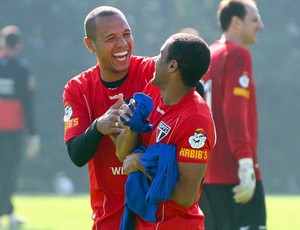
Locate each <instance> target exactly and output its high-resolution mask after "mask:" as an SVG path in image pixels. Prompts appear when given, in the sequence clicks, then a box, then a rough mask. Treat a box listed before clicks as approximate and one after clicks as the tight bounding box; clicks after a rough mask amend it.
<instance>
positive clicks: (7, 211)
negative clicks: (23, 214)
mask: <svg viewBox="0 0 300 230" xmlns="http://www.w3.org/2000/svg"><path fill="white" fill-rule="evenodd" d="M21 35H22V32H21V30H20V29H19V28H18V27H17V26H15V25H8V26H5V27H4V28H3V29H2V30H1V31H0V229H1V224H2V223H3V222H4V221H3V219H4V216H5V217H8V221H6V222H8V223H9V227H10V228H14V227H18V226H19V225H22V224H23V223H24V220H23V219H21V218H20V217H17V216H15V214H14V211H15V210H14V206H13V201H12V196H13V193H14V191H15V185H16V182H17V176H18V168H19V165H20V160H21V158H22V153H23V138H24V137H25V136H24V134H28V135H27V136H26V137H27V138H26V139H27V141H26V148H27V150H26V154H27V156H28V157H34V156H35V155H36V154H37V153H38V152H39V150H40V136H39V135H37V133H36V127H35V121H36V120H35V118H34V103H33V94H34V90H35V85H34V81H33V77H32V76H31V74H30V70H29V67H28V65H26V64H25V63H24V61H23V60H22V61H21V59H19V58H18V56H19V52H20V51H21V49H22V43H21Z"/></svg>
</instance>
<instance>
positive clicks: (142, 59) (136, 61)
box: [130, 55, 155, 67]
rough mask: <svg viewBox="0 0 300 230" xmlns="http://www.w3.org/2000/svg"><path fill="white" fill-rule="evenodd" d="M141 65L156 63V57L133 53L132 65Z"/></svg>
mask: <svg viewBox="0 0 300 230" xmlns="http://www.w3.org/2000/svg"><path fill="white" fill-rule="evenodd" d="M140 65H143V66H145V65H155V59H154V57H148V56H135V55H132V56H131V59H130V66H136V67H138V66H140Z"/></svg>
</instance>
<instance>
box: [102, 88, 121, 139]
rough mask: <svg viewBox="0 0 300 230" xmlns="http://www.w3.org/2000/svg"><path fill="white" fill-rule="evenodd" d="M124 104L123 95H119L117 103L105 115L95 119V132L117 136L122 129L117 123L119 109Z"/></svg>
mask: <svg viewBox="0 0 300 230" xmlns="http://www.w3.org/2000/svg"><path fill="white" fill-rule="evenodd" d="M123 103H124V99H123V94H119V98H118V100H117V102H116V103H115V104H114V105H112V106H111V107H110V108H109V109H108V110H107V111H106V113H105V114H103V115H102V116H100V117H98V118H97V130H98V131H99V132H100V133H102V134H103V135H112V134H119V133H121V132H122V128H121V127H120V126H119V123H118V116H119V108H120V106H121V105H122V104H123Z"/></svg>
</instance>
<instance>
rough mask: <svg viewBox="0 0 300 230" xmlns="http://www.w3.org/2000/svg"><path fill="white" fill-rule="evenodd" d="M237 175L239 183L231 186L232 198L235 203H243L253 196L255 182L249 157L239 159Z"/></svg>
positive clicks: (251, 161)
mask: <svg viewBox="0 0 300 230" xmlns="http://www.w3.org/2000/svg"><path fill="white" fill-rule="evenodd" d="M238 177H239V179H240V184H239V185H237V186H235V187H233V189H232V191H233V193H234V196H233V198H234V200H235V202H236V203H241V204H245V203H247V202H248V201H250V200H251V198H252V197H253V194H254V190H255V184H256V179H255V172H254V168H253V160H252V159H251V158H243V159H240V160H239V170H238Z"/></svg>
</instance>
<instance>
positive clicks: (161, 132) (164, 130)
mask: <svg viewBox="0 0 300 230" xmlns="http://www.w3.org/2000/svg"><path fill="white" fill-rule="evenodd" d="M170 130H171V127H170V126H168V125H167V124H166V123H164V122H163V121H161V122H160V123H159V124H158V126H157V130H156V142H159V141H160V140H161V139H163V138H164V137H165V136H167V135H168V133H169V132H170Z"/></svg>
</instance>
